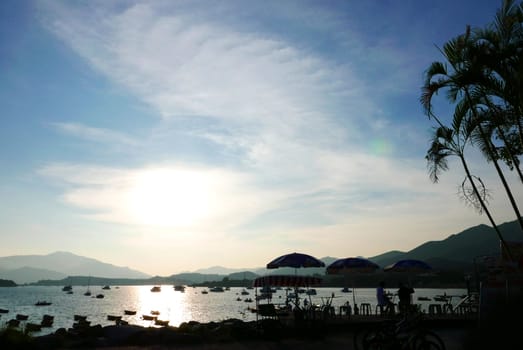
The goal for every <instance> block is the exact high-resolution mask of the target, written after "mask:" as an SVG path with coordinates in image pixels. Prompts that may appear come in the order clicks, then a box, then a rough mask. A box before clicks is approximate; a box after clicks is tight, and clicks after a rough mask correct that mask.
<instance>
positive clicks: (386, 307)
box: [376, 281, 394, 314]
mask: <svg viewBox="0 0 523 350" xmlns="http://www.w3.org/2000/svg"><path fill="white" fill-rule="evenodd" d="M376 299H377V301H378V307H379V308H380V313H381V314H384V313H387V314H389V313H391V312H392V310H393V307H394V304H393V303H392V301H391V300H390V298H389V297H388V295H387V293H386V292H385V282H383V281H381V282H380V283H379V285H378V288H376Z"/></svg>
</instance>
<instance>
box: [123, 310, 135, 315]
mask: <svg viewBox="0 0 523 350" xmlns="http://www.w3.org/2000/svg"><path fill="white" fill-rule="evenodd" d="M123 313H124V314H126V315H136V311H134V310H124V311H123Z"/></svg>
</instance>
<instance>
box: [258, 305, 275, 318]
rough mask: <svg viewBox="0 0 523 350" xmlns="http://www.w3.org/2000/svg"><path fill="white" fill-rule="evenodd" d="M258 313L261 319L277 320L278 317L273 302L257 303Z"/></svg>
mask: <svg viewBox="0 0 523 350" xmlns="http://www.w3.org/2000/svg"><path fill="white" fill-rule="evenodd" d="M258 315H260V316H261V317H262V318H263V319H273V320H279V318H280V317H279V315H278V312H276V308H275V307H274V304H259V305H258Z"/></svg>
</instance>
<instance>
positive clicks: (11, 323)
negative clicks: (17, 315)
mask: <svg viewBox="0 0 523 350" xmlns="http://www.w3.org/2000/svg"><path fill="white" fill-rule="evenodd" d="M6 324H7V327H18V326H19V325H20V320H15V319H14V318H12V319H10V320H9V321H7V322H6Z"/></svg>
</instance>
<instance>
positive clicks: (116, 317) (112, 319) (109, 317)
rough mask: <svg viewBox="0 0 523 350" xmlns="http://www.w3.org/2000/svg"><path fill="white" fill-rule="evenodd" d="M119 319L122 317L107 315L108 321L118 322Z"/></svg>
mask: <svg viewBox="0 0 523 350" xmlns="http://www.w3.org/2000/svg"><path fill="white" fill-rule="evenodd" d="M121 319H122V316H116V315H107V320H108V321H120V320H121Z"/></svg>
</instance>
